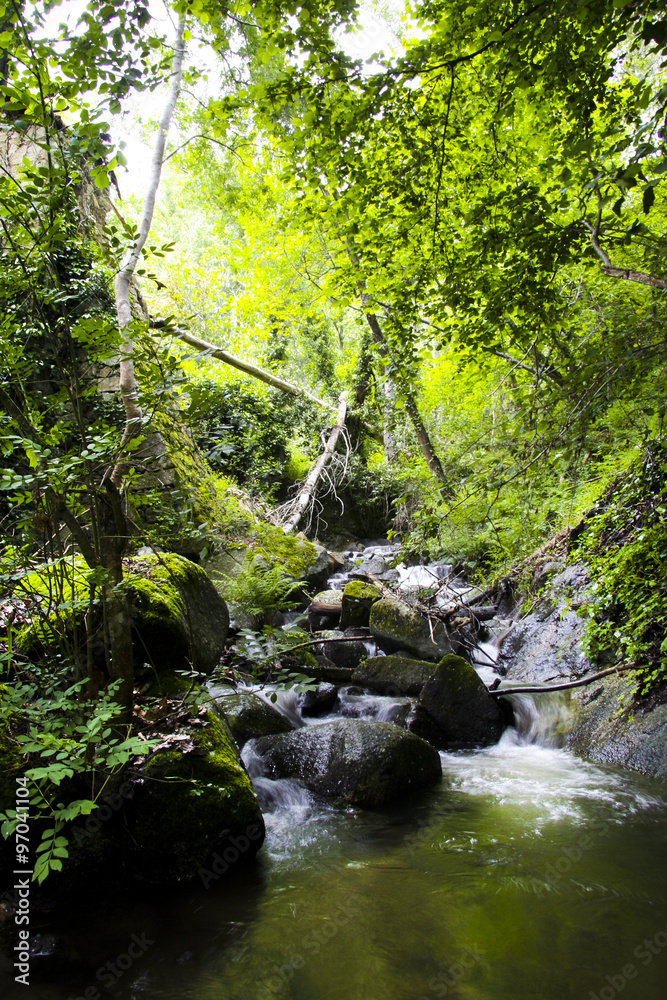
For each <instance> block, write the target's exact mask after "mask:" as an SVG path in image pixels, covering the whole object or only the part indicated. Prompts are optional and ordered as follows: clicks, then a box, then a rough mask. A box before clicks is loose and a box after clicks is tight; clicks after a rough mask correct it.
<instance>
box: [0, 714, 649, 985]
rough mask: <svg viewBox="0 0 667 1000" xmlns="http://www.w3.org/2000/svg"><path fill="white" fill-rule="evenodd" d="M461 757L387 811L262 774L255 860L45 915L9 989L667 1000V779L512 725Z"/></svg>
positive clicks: (7, 974) (0, 975)
mask: <svg viewBox="0 0 667 1000" xmlns="http://www.w3.org/2000/svg"><path fill="white" fill-rule="evenodd" d="M442 760H443V772H444V779H443V782H442V785H441V786H440V787H439V788H437V789H435V790H433V791H431V792H429V793H427V794H424V795H421V796H419V797H416V798H414V799H413V800H411V801H409V802H405V803H403V804H402V806H401V807H400V808H395V809H392V810H387V811H383V812H367V811H363V810H355V811H352V810H350V811H336V810H334V809H332V808H328V807H325V806H322V805H321V803H316V802H315V801H314V800H313V799H312V798H311V796H310V795H309V794H308V793H307V792H305V791H304V790H303V789H302V788H299V787H298V786H296V785H295V784H294V783H293V782H285V781H283V782H272V781H269V780H268V779H265V778H264V779H262V778H258V779H256V784H257V791H258V794H259V796H260V799H261V801H262V804H263V807H264V809H265V810H266V820H267V831H268V834H267V840H266V844H265V845H264V847H263V848H262V850H261V852H260V854H259V856H258V858H257V860H256V862H254V863H253V864H252V865H250V866H246V867H245V868H243V869H240V870H238V871H236V872H233V873H232V874H231V876H227V877H225V878H224V879H219V880H216V881H214V882H212V883H211V884H210V886H209V887H208V888H207V889H205V888H204V887H203V885H201V884H200V885H198V886H190V887H189V888H188V889H182V890H179V891H175V892H171V893H168V894H167V893H165V892H164V891H163V890H161V891H159V892H158V891H156V890H153V889H151V888H149V887H145V886H143V887H140V886H137V887H136V890H135V891H134V892H133V893H128V894H126V896H125V897H124V899H123V900H122V901H116V902H109V901H105V902H96V901H95V900H94V897H93V898H92V900H91V901H90V902H89V903H88V904H87V906H86V907H85V908H84V907H82V906H81V905H80V904H77V905H76V906H73V907H72V908H71V909H70V910H68V911H67V912H65V913H61V914H59V915H58V916H57V917H53V916H51V917H46V916H45V917H43V918H42V919H36V921H35V923H34V925H33V926H32V927H31V930H32V933H33V935H34V943H35V945H36V952H37V954H36V955H35V956H34V958H33V960H32V978H31V985H30V987H29V988H28V989H27V990H26V989H25V988H24V987H20V986H17V985H15V984H14V983H13V973H12V971H11V962H12V961H13V959H11V958H10V957H9V954H10V945H8V943H7V940H6V938H5V951H4V953H3V959H2V961H3V963H4V964H3V966H2V967H1V968H0V984H2V985H3V987H4V988H3V990H2V996H3V998H5V997H6V998H7V1000H14V997H24V996H29V997H30V998H34V1000H66V998H68V997H84V996H87V997H88V998H89V1000H92V998H96V997H98V996H99V997H100V998H104V1000H107V998H109V1000H111V998H117V1000H121V998H122V1000H131V998H132V1000H135V998H136V1000H140V998H156V1000H157V998H160V1000H181V998H191V1000H427V998H428V1000H437V998H440V997H452V998H458V1000H510V998H511V1000H533V998H535V1000H552V998H553V1000H593V998H598V1000H613V998H614V997H617V996H620V997H622V998H623V1000H664V998H665V997H666V996H667V865H666V864H665V834H666V832H667V787H666V786H664V785H662V784H657V783H654V782H651V781H648V780H645V779H643V778H641V777H639V776H637V775H633V774H631V773H629V772H621V771H618V770H614V769H611V768H607V767H598V766H595V765H593V764H590V763H586V762H584V761H582V760H579V759H577V758H576V757H574V756H572V755H571V754H569V753H568V752H567V751H565V750H562V749H556V748H553V747H549V746H545V745H540V744H536V743H527V742H525V740H522V739H521V738H520V737H519V736H518V735H517V734H516V732H515V731H513V730H510V731H508V732H506V733H505V735H504V737H503V739H502V741H501V742H500V744H499V745H498V746H496V747H493V748H492V749H490V750H486V751H477V752H473V753H459V754H443V755H442ZM130 946H132V947H130ZM132 954H134V955H135V956H136V957H131V956H132ZM128 963H129V964H128ZM87 989H88V991H89V992H88V993H86V990H87ZM95 991H97V992H95Z"/></svg>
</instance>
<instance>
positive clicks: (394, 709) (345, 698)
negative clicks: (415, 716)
mask: <svg viewBox="0 0 667 1000" xmlns="http://www.w3.org/2000/svg"><path fill="white" fill-rule="evenodd" d="M338 702H339V707H338V713H337V714H338V715H342V716H343V717H344V718H346V719H375V720H376V721H377V722H395V720H396V719H397V717H398V716H399V715H400V714H401V712H403V711H407V710H409V708H410V706H411V705H412V700H411V699H409V698H405V697H403V698H401V697H394V696H392V695H381V694H355V693H354V688H352V689H350V688H341V690H340V691H339V693H338Z"/></svg>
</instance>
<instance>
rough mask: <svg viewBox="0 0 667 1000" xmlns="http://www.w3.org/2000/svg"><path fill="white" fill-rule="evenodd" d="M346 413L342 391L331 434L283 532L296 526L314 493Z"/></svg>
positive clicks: (287, 531)
mask: <svg viewBox="0 0 667 1000" xmlns="http://www.w3.org/2000/svg"><path fill="white" fill-rule="evenodd" d="M346 413H347V393H346V392H342V393H341V394H340V396H339V398H338V412H337V413H336V423H335V424H334V426H333V428H332V430H331V434H330V435H329V440H328V441H327V443H326V447H325V449H324V451H323V452H322V454H321V455H320V457H319V458H318V459H317V461H316V462H315V464H314V465H313V467H312V468H311V470H310V472H309V473H308V476H307V478H306V481H305V483H304V484H303V487H302V489H301V492H300V493H299V495H298V497H297V500H296V506H295V508H294V511H293V513H292V514H291V515H290V517H289V519H288V520H287V521H286V522H285V524H284V525H283V530H284V531H285V534H287V535H289V534H291V533H292V532H293V531H294V530H295V529H296V527H297V525H298V523H299V521H300V520H301V518H302V517H303V515H304V512H305V511H306V510H307V508H308V504H309V503H310V501H311V500H312V498H313V496H314V495H315V490H316V489H317V484H318V482H319V480H320V476H321V475H322V472H323V471H324V469H325V468H326V467H327V465H328V464H329V462H330V461H331V458H332V456H333V453H334V451H335V450H336V444H337V443H338V438H339V437H340V433H341V431H342V430H343V428H344V426H345V415H346Z"/></svg>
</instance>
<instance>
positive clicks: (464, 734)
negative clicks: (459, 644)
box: [409, 655, 505, 750]
mask: <svg viewBox="0 0 667 1000" xmlns="http://www.w3.org/2000/svg"><path fill="white" fill-rule="evenodd" d="M417 709H418V711H417V712H416V713H415V715H414V717H413V718H412V720H411V721H410V722H409V729H410V731H411V732H413V733H417V735H419V736H422V737H423V738H424V739H427V740H429V741H431V742H433V743H434V744H435V745H436V746H437V747H439V748H440V749H441V750H459V749H473V748H475V747H487V746H491V745H492V744H494V743H497V742H498V740H499V739H500V737H501V735H502V732H503V729H504V728H505V719H504V715H503V711H502V709H501V707H500V706H499V704H498V700H497V699H496V698H494V697H493V695H491V694H489V692H488V690H487V687H486V685H485V684H484V682H483V681H482V679H481V678H480V676H479V674H478V673H477V672H476V671H475V670H474V668H473V667H472V666H471V665H470V664H469V663H468V662H467V660H464V659H463V657H462V656H453V655H448V656H444V657H443V658H442V660H441V661H440V663H439V664H438V666H437V669H436V671H435V673H434V674H433V676H432V677H431V679H430V680H429V681H428V682H427V683H426V684H425V685H424V688H423V690H422V693H421V695H420V696H419V702H418V705H417Z"/></svg>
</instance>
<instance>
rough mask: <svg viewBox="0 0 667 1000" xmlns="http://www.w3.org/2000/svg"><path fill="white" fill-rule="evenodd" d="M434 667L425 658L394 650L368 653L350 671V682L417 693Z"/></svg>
mask: <svg viewBox="0 0 667 1000" xmlns="http://www.w3.org/2000/svg"><path fill="white" fill-rule="evenodd" d="M434 672H435V667H434V665H433V664H432V663H428V662H427V661H425V660H413V659H411V658H410V657H409V656H402V655H401V654H400V653H393V654H392V655H391V656H369V658H368V659H367V660H366V661H365V662H364V663H361V664H359V666H358V667H357V669H356V670H355V671H354V673H353V674H352V683H353V684H360V685H361V686H362V687H365V688H370V690H371V691H377V692H378V694H407V695H416V694H419V693H420V692H421V690H422V688H423V687H424V685H425V684H426V682H427V681H428V680H429V679H430V678H431V677H432V676H433V674H434Z"/></svg>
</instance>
